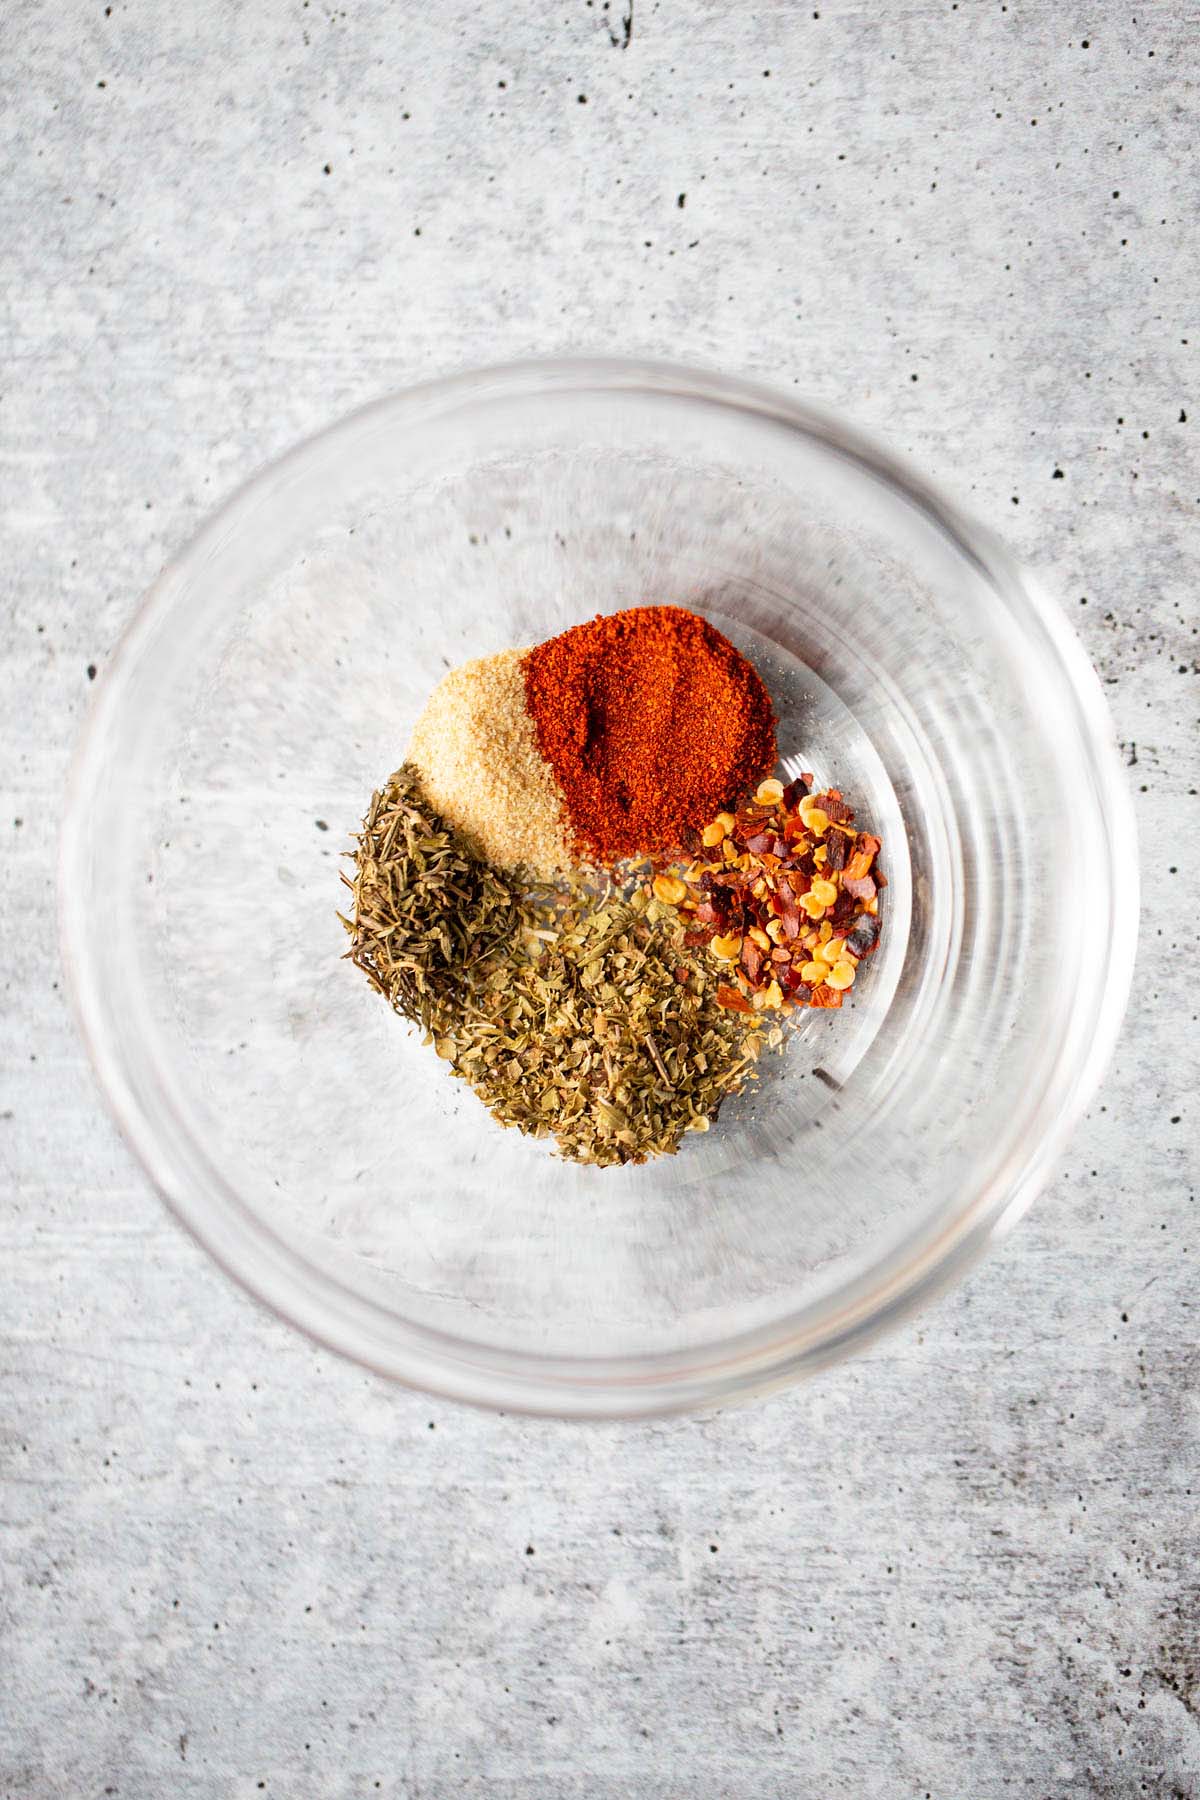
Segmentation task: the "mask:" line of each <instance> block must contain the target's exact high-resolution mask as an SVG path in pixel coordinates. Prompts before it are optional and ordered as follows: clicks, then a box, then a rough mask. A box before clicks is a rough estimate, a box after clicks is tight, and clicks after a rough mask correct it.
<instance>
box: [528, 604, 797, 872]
mask: <svg viewBox="0 0 1200 1800" xmlns="http://www.w3.org/2000/svg"><path fill="white" fill-rule="evenodd" d="M524 672H525V694H526V703H527V706H528V710H529V713H530V716H531V717H532V719H533V723H534V728H535V730H536V733H537V743H538V748H539V749H540V751H541V753H542V756H543V757H544V758H545V761H546V762H547V763H548V764H549V766H550V767H551V769H552V770H553V771H554V775H555V779H556V780H557V782H558V785H559V787H560V789H561V790H562V793H563V796H564V799H565V802H566V812H567V817H568V819H569V822H570V826H571V829H572V831H573V832H574V836H575V841H576V846H577V848H578V850H579V851H580V853H581V854H582V855H585V856H592V857H594V858H595V859H596V860H597V861H599V862H601V863H610V862H614V861H617V860H619V859H620V858H621V857H627V856H645V855H651V854H655V853H660V852H664V851H669V850H672V849H674V848H675V847H676V846H678V845H679V843H680V841H681V838H682V833H683V832H684V830H685V829H686V828H687V827H688V826H689V825H691V824H694V823H695V821H696V820H698V819H706V818H708V817H709V816H710V815H711V814H712V813H714V812H716V811H717V810H718V809H719V808H720V807H722V806H724V805H725V804H726V803H727V802H728V801H730V800H733V799H736V798H738V797H740V796H741V795H742V794H744V793H745V792H746V791H747V790H748V789H749V788H751V787H753V786H754V784H755V782H757V781H758V780H759V778H760V777H761V776H764V775H767V774H769V773H770V771H771V770H772V769H773V768H774V766H775V721H774V718H773V716H772V711H771V698H770V695H769V694H768V693H767V690H766V688H765V687H764V685H763V683H762V680H761V678H760V676H759V675H758V672H757V671H756V670H755V669H754V668H753V666H752V665H751V664H750V663H749V662H747V660H746V658H745V657H744V656H742V655H741V653H740V652H739V651H738V650H736V649H735V648H734V646H733V645H732V644H731V643H730V642H729V641H728V639H727V638H724V637H723V636H722V635H721V633H720V632H719V631H717V630H716V629H715V628H714V627H713V626H712V625H710V624H709V623H708V621H707V620H705V619H701V618H698V617H697V616H696V614H695V613H690V612H686V611H685V610H684V609H683V608H681V607H675V606H637V607H632V608H630V609H629V610H628V611H626V612H619V613H613V614H611V615H609V616H608V617H601V618H596V619H593V620H591V621H590V622H589V623H588V624H586V625H576V626H573V627H572V628H571V630H569V631H564V632H563V633H562V634H561V636H559V637H555V638H551V639H550V640H549V642H547V643H545V644H539V645H537V646H536V648H535V649H533V650H531V651H530V652H529V654H528V655H527V657H526V658H525V663H524Z"/></svg>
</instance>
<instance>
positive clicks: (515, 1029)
mask: <svg viewBox="0 0 1200 1800" xmlns="http://www.w3.org/2000/svg"><path fill="white" fill-rule="evenodd" d="M355 860H356V873H355V877H354V880H353V881H352V882H350V884H349V885H350V886H351V888H352V890H353V895H354V916H353V918H352V919H343V921H342V922H343V924H344V925H345V926H346V929H347V930H348V931H349V932H350V935H351V948H350V950H349V952H348V953H347V954H348V955H349V957H350V960H351V961H352V962H354V963H356V964H357V966H358V967H359V968H360V969H362V970H363V971H364V973H365V974H366V975H367V977H368V978H369V980H370V981H371V982H372V984H373V985H374V986H375V987H376V988H377V989H378V990H379V992H380V993H381V994H383V995H384V997H385V998H386V999H387V1000H388V1001H389V1002H390V1003H391V1005H392V1006H393V1007H394V1008H395V1009H396V1011H397V1012H399V1013H401V1014H402V1015H403V1016H404V1017H405V1018H407V1019H410V1020H412V1021H414V1022H415V1023H416V1024H417V1025H419V1026H420V1027H421V1029H422V1030H423V1031H424V1032H426V1033H427V1034H428V1038H429V1040H430V1041H431V1042H432V1043H433V1045H434V1047H435V1048H436V1050H437V1053H438V1055H439V1056H440V1057H442V1058H443V1059H444V1060H445V1061H446V1062H447V1063H449V1065H450V1068H451V1070H452V1071H453V1073H454V1074H455V1075H458V1076H460V1077H461V1078H462V1079H463V1080H465V1081H467V1082H469V1083H470V1085H471V1086H472V1087H473V1088H474V1089H475V1092H476V1093H477V1094H478V1095H479V1098H480V1099H481V1100H482V1101H483V1103H484V1105H485V1106H486V1107H487V1108H488V1110H489V1111H490V1112H491V1114H492V1116H493V1117H494V1118H495V1119H496V1120H497V1121H498V1122H499V1123H500V1124H501V1125H509V1126H516V1127H517V1128H518V1129H519V1130H521V1131H523V1132H527V1133H529V1134H530V1135H532V1136H534V1137H539V1138H545V1137H553V1138H554V1139H555V1141H556V1143H557V1146H558V1149H559V1151H560V1152H561V1153H562V1155H564V1156H566V1157H569V1158H571V1159H572V1160H573V1161H576V1162H582V1163H594V1164H598V1165H600V1166H601V1167H606V1166H610V1165H613V1164H618V1163H626V1162H633V1163H639V1162H645V1161H646V1159H647V1158H648V1157H651V1156H661V1155H669V1154H671V1153H672V1152H674V1151H676V1150H677V1149H678V1148H679V1145H680V1142H681V1140H682V1139H683V1137H684V1134H685V1133H686V1132H688V1131H707V1130H708V1129H709V1126H710V1124H711V1122H712V1120H713V1119H714V1118H715V1117H716V1115H717V1112H718V1110H719V1109H720V1106H721V1103H722V1101H723V1100H725V1099H726V1098H727V1097H728V1096H729V1095H730V1094H735V1093H738V1092H739V1091H740V1090H741V1089H742V1088H743V1087H744V1086H745V1085H746V1083H747V1082H748V1081H749V1080H751V1079H752V1078H753V1075H754V1065H755V1062H756V1061H757V1059H758V1057H759V1055H760V1054H761V1053H762V1051H763V1049H764V1047H768V1048H778V1047H779V1046H780V1045H781V1043H782V1040H783V1034H782V1031H781V1030H780V1028H779V1026H778V1025H777V1024H775V1025H767V1024H765V1023H764V1024H763V1026H762V1028H761V1029H759V1028H758V1025H757V1022H756V1027H755V1029H751V1030H747V1029H746V1024H745V1021H744V1020H742V1019H739V1018H737V1017H736V1016H735V1015H734V1014H732V1013H731V1012H730V1011H729V1010H728V1009H727V1008H726V1007H724V1006H723V1005H722V1004H721V1003H720V1000H719V998H718V991H719V987H720V980H719V977H718V976H717V974H716V972H715V970H714V969H713V967H712V966H711V964H710V962H709V959H708V958H707V957H704V956H697V955H696V954H695V953H694V951H692V950H690V949H689V948H688V947H687V946H686V944H685V941H684V940H685V938H686V935H687V933H686V928H685V926H684V924H683V923H682V921H681V919H680V918H679V916H678V914H677V913H676V911H675V909H674V908H673V907H670V906H665V905H663V904H662V903H661V902H660V901H659V900H657V899H656V898H655V897H654V896H653V895H652V894H651V893H650V892H649V891H648V890H647V889H646V888H645V887H640V888H635V889H634V891H633V892H632V893H631V894H630V895H629V897H628V898H627V899H626V898H622V897H621V896H619V895H617V894H614V893H613V892H611V891H609V892H607V893H600V894H596V893H595V892H594V891H592V890H590V889H588V888H586V887H584V886H583V885H581V884H580V883H578V882H576V883H574V884H572V885H568V886H565V887H561V888H558V889H550V890H543V891H540V892H538V891H533V892H530V891H523V890H522V889H521V888H520V887H519V886H518V885H516V884H514V883H513V882H512V881H511V880H510V879H508V878H506V877H505V876H504V875H503V874H502V873H501V872H500V871H498V870H497V869H495V868H493V867H492V866H490V865H489V864H488V863H486V862H483V861H481V860H480V859H478V858H477V857H476V856H475V854H474V853H473V851H472V850H471V848H470V847H469V845H468V844H467V842H466V841H465V840H464V839H463V838H462V837H461V835H459V834H458V833H456V832H455V831H454V830H452V829H451V827H450V826H449V825H448V824H447V822H446V821H445V820H444V819H442V818H440V817H439V816H438V814H437V813H436V812H435V811H434V810H433V809H432V808H431V807H430V806H429V804H428V801H427V800H426V799H425V797H424V796H423V794H422V791H421V779H420V777H419V775H418V773H417V771H416V770H415V769H414V768H412V767H411V766H406V767H404V768H401V769H400V770H398V771H397V773H396V774H395V775H393V776H392V778H391V780H390V781H389V782H388V783H387V785H386V786H385V787H384V788H383V789H382V790H381V791H380V792H379V793H377V794H376V795H375V796H374V799H373V800H372V803H371V809H370V812H369V813H368V815H367V818H366V820H365V822H364V825H363V829H362V832H361V834H360V836H359V847H358V852H357V856H356V859H355Z"/></svg>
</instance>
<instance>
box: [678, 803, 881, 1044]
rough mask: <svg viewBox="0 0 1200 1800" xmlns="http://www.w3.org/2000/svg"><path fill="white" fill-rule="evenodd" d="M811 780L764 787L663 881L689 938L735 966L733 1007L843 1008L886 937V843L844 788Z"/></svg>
mask: <svg viewBox="0 0 1200 1800" xmlns="http://www.w3.org/2000/svg"><path fill="white" fill-rule="evenodd" d="M812 785H813V778H812V776H811V775H800V776H798V777H797V779H796V780H795V781H793V782H790V783H789V784H788V786H787V787H785V786H784V785H783V783H782V782H781V781H775V780H768V781H764V782H762V783H761V784H760V786H759V787H758V789H757V791H756V792H755V794H754V797H753V799H752V800H750V801H748V802H747V803H746V805H745V806H743V807H741V808H740V809H739V810H738V811H737V812H736V813H728V812H722V813H718V814H717V816H716V818H715V819H710V820H709V822H708V824H707V825H706V826H705V827H704V829H703V831H700V832H697V833H695V834H694V835H693V839H692V845H693V850H694V853H695V854H694V858H693V861H692V863H691V864H690V866H689V867H688V868H686V869H683V870H680V872H679V873H678V874H672V873H670V872H666V873H663V874H660V875H657V876H656V877H655V879H654V883H653V892H654V894H655V896H656V897H657V898H658V899H659V900H662V901H663V902H664V903H666V904H668V905H672V906H677V907H679V908H680V913H681V917H683V918H684V919H686V920H687V921H688V925H689V929H688V932H687V935H686V937H685V939H684V941H685V943H687V944H688V945H689V946H698V945H701V944H704V945H706V946H707V949H708V952H709V955H710V957H711V958H712V959H713V961H714V962H715V963H716V964H717V965H718V966H720V967H721V968H723V969H724V970H725V972H726V981H725V983H724V984H723V985H722V987H721V988H720V989H719V991H718V994H717V999H718V1002H719V1003H720V1005H722V1006H727V1007H729V1008H730V1010H731V1011H734V1012H743V1013H750V1012H756V1011H762V1010H763V1009H764V1008H775V1007H780V1006H783V1005H785V1004H787V1003H788V1002H791V1003H792V1004H794V1005H796V1006H815V1007H819V1008H825V1009H827V1010H831V1011H832V1010H835V1009H836V1008H838V1007H840V1006H841V1004H842V996H843V994H844V993H845V992H846V990H847V988H850V987H852V986H853V985H854V980H855V976H856V975H857V972H858V965H859V963H860V962H861V961H862V960H863V958H864V957H865V956H870V955H871V954H872V952H873V951H874V950H875V949H876V947H877V945H878V943H879V899H878V896H879V894H880V893H881V892H882V890H883V889H884V888H885V887H886V886H887V877H886V876H885V875H884V873H883V871H882V870H881V869H880V867H879V865H878V863H877V861H876V858H877V856H878V854H879V851H880V848H881V846H880V842H879V839H878V838H877V837H873V836H872V835H871V833H870V832H868V831H856V830H855V828H854V814H853V812H852V811H851V809H850V808H849V807H848V806H847V805H846V802H845V800H844V799H843V798H842V793H841V789H840V788H828V789H826V791H825V792H824V793H821V794H814V793H813V792H812Z"/></svg>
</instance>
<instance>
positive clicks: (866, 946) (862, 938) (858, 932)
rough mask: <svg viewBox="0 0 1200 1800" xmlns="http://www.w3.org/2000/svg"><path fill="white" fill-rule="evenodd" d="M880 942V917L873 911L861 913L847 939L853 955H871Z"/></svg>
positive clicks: (847, 944)
mask: <svg viewBox="0 0 1200 1800" xmlns="http://www.w3.org/2000/svg"><path fill="white" fill-rule="evenodd" d="M878 942H879V920H878V918H877V917H876V916H875V915H874V914H873V913H861V914H860V915H859V917H858V918H857V919H856V920H855V921H854V926H853V928H852V930H851V932H850V935H849V936H848V937H847V939H846V948H847V950H849V952H850V954H851V955H852V956H858V957H863V956H870V954H871V952H872V950H874V948H875V946H876V945H877V944H878Z"/></svg>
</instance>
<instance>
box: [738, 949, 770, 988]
mask: <svg viewBox="0 0 1200 1800" xmlns="http://www.w3.org/2000/svg"><path fill="white" fill-rule="evenodd" d="M764 960H765V959H764V957H763V953H762V951H761V949H760V948H759V946H758V945H757V944H756V943H755V942H754V939H753V938H743V939H742V967H743V969H745V971H746V975H747V977H748V978H749V982H750V986H751V987H757V986H758V978H759V976H760V975H761V974H762V966H763V962H764Z"/></svg>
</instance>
